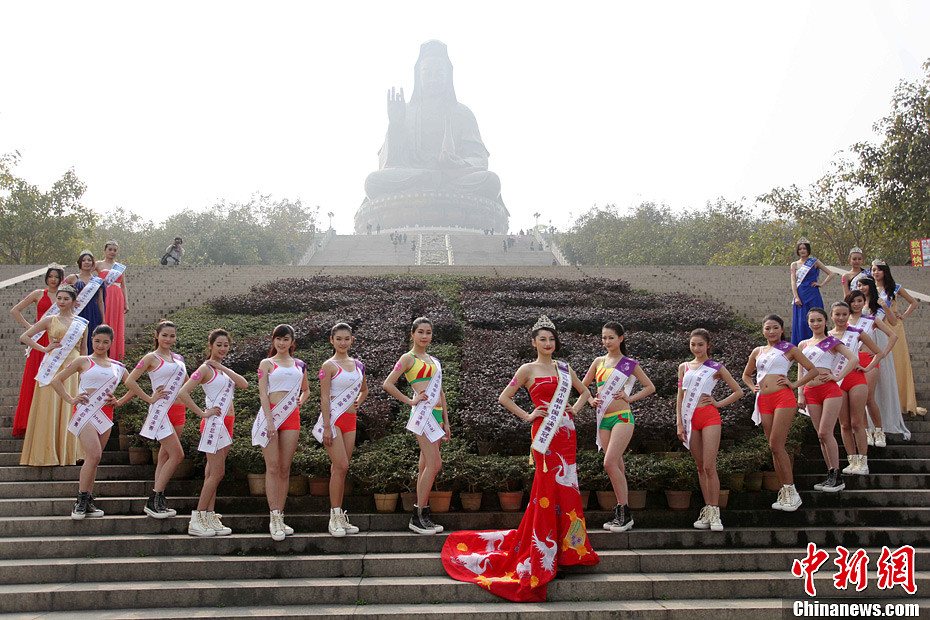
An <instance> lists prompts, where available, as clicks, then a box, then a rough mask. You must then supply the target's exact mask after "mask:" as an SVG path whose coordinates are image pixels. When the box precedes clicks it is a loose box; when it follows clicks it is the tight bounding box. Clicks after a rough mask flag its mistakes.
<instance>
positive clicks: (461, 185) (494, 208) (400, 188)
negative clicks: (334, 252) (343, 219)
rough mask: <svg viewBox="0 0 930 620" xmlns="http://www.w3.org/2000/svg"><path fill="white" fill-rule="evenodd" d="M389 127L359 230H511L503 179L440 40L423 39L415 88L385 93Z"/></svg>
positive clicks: (359, 217)
mask: <svg viewBox="0 0 930 620" xmlns="http://www.w3.org/2000/svg"><path fill="white" fill-rule="evenodd" d="M387 111H388V131H387V137H386V138H385V140H384V145H383V146H382V147H381V151H380V152H379V158H380V166H379V169H378V170H377V171H376V172H372V173H371V174H370V175H368V178H367V179H366V180H365V193H366V195H367V198H366V200H365V201H364V202H363V203H362V206H361V207H360V208H359V211H358V213H357V214H356V218H355V222H356V231H357V232H359V233H362V232H366V230H368V226H369V225H370V226H372V227H380V228H381V229H383V230H391V229H397V228H412V227H416V226H424V227H464V228H473V229H481V230H483V229H489V228H494V229H495V230H496V231H497V232H501V233H505V232H506V231H507V217H508V214H507V210H506V208H505V207H504V204H503V201H502V200H501V186H500V179H498V177H497V175H496V174H494V173H493V172H491V171H489V170H488V150H487V149H486V148H485V146H484V142H482V141H481V134H480V132H479V131H478V123H477V122H476V121H475V116H474V114H472V112H471V110H469V109H468V108H467V107H466V106H465V105H463V104H461V103H459V102H458V100H457V99H456V96H455V88H454V87H453V83H452V63H451V62H450V60H449V55H448V52H447V50H446V45H445V44H444V43H442V42H441V41H427V42H426V43H424V44H423V45H421V46H420V57H419V58H418V59H417V63H416V67H415V73H414V87H413V94H412V96H411V97H410V101H409V102H406V101H405V100H404V91H403V89H400V90H397V89H394V88H392V89H391V90H390V91H388V95H387Z"/></svg>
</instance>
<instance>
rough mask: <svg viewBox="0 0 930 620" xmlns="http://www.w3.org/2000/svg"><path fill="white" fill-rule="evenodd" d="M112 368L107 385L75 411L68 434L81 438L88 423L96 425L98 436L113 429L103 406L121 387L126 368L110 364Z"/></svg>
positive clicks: (98, 389) (69, 423)
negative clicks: (117, 388)
mask: <svg viewBox="0 0 930 620" xmlns="http://www.w3.org/2000/svg"><path fill="white" fill-rule="evenodd" d="M110 368H112V369H113V376H112V377H110V378H109V379H107V381H106V383H104V384H103V385H101V386H100V387H98V388H97V389H96V390H94V392H93V393H92V394H91V395H90V396H89V397H88V401H87V402H86V403H84V404H83V405H78V407H77V408H76V409H75V411H74V415H73V416H72V417H71V421H70V422H68V432H69V433H71V434H72V435H74V436H75V437H80V436H81V431H83V430H84V427H85V426H87V424H88V423H90V424H93V425H94V428H95V429H96V430H97V434H98V435H103V434H104V433H105V432H107V431H108V430H110V429H111V428H113V422H111V421H110V419H109V418H108V417H107V416H105V415H104V414H103V406H104V405H105V404H106V403H107V399H108V398H110V395H111V394H113V390H115V389H116V386H117V385H119V381H120V379H122V378H123V371H124V370H125V369H126V367H125V366H123V365H122V364H117V363H115V362H110Z"/></svg>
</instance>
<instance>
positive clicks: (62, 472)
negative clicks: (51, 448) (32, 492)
mask: <svg viewBox="0 0 930 620" xmlns="http://www.w3.org/2000/svg"><path fill="white" fill-rule="evenodd" d="M80 473H81V467H80V466H79V465H69V466H66V467H28V466H25V465H17V466H10V467H2V468H0V482H38V481H50V480H62V481H64V480H67V481H71V482H72V483H73V482H77V480H78V476H79V475H80ZM154 474H155V466H154V465H100V466H98V467H97V480H98V481H100V480H138V479H145V480H151V479H152V477H153V476H154Z"/></svg>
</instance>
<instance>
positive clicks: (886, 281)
mask: <svg viewBox="0 0 930 620" xmlns="http://www.w3.org/2000/svg"><path fill="white" fill-rule="evenodd" d="M872 266H873V267H878V268H879V270H880V271H881V272H882V274H883V275H882V288H884V289H885V295H887V296H888V302H889V303H890V302H892V301H894V298H895V292H894V289H895V283H894V278H893V277H892V276H891V267H889V266H888V265H874V264H873V265H872Z"/></svg>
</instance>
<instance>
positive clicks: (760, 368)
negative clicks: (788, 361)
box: [752, 340, 794, 426]
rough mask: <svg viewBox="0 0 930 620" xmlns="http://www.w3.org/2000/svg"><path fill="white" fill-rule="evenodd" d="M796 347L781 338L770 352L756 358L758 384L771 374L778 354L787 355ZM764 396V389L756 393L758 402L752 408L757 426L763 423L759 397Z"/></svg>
mask: <svg viewBox="0 0 930 620" xmlns="http://www.w3.org/2000/svg"><path fill="white" fill-rule="evenodd" d="M793 348H794V345H793V344H791V343H790V342H788V341H787V340H781V341H779V342H777V343H776V344H775V345H773V346H772V348H771V349H769V351H768V353H763V354H762V355H760V356H759V357H757V358H756V384H757V385H758V384H759V383H761V382H762V379H764V378H765V376H766V375H767V374H769V368H770V367H771V365H772V363H773V362H774V361H775V357H776V356H778V355H785V356H787V353H788V351H790V350H791V349H793ZM760 396H762V391H761V390H760V391H759V392H757V393H756V403H755V405H754V406H753V409H752V421H753V422H754V423H755V425H756V426H759V425H760V424H762V414H761V413H760V412H759V397H760Z"/></svg>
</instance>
